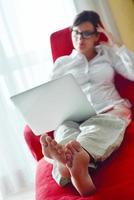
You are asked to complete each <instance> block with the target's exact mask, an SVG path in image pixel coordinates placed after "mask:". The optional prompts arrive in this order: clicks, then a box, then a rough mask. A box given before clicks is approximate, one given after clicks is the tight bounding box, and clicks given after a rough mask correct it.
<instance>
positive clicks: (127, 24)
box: [108, 0, 134, 51]
mask: <svg viewBox="0 0 134 200" xmlns="http://www.w3.org/2000/svg"><path fill="white" fill-rule="evenodd" d="M108 2H109V6H110V8H111V11H112V13H113V17H114V19H115V21H116V25H117V27H118V30H119V32H120V35H121V38H122V40H123V43H124V44H125V45H126V46H127V47H128V48H129V49H130V50H132V51H134V1H133V0H108Z"/></svg>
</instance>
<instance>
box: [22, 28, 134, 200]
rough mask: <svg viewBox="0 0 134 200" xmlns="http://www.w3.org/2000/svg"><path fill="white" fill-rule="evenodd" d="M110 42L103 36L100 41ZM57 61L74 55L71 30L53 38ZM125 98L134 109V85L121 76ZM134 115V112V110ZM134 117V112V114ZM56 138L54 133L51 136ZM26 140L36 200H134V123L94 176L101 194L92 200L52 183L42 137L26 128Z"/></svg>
mask: <svg viewBox="0 0 134 200" xmlns="http://www.w3.org/2000/svg"><path fill="white" fill-rule="evenodd" d="M106 40H107V38H106V37H105V36H104V35H101V37H100V41H106ZM50 42H51V48H52V55H53V60H54V61H55V59H56V58H57V57H59V56H62V55H67V54H70V53H71V51H72V48H73V46H72V42H71V37H70V30H69V28H66V29H63V30H60V31H57V32H55V33H53V34H52V35H51V38H50ZM115 83H116V86H117V88H118V90H119V92H120V94H121V96H123V97H125V98H128V99H129V100H130V102H131V103H132V105H133V107H134V83H133V82H131V81H128V80H125V79H124V78H122V77H121V76H119V75H116V77H115ZM133 111H134V110H133ZM133 113H134V112H133ZM49 134H50V135H53V132H50V133H49ZM24 137H25V140H26V142H27V144H28V146H29V148H30V151H31V153H32V155H33V156H34V158H35V159H36V160H37V161H38V162H37V170H36V180H35V181H36V183H35V190H36V200H105V199H106V200H126V199H128V200H133V199H134V157H133V155H134V121H132V123H131V124H130V125H129V127H128V128H127V131H126V133H125V138H124V141H123V143H122V145H121V147H120V148H119V149H118V150H117V151H116V152H115V153H113V155H112V156H111V157H110V158H109V159H107V160H106V161H105V162H104V163H103V164H102V165H101V166H100V167H99V169H98V170H97V171H96V172H95V173H94V174H92V178H93V180H94V183H95V185H96V187H97V192H96V193H95V194H94V195H92V196H90V197H85V198H84V197H80V196H79V194H78V193H77V191H76V190H75V189H74V188H73V186H72V185H71V184H69V185H68V186H66V187H64V188H62V187H60V186H58V185H57V184H56V183H55V181H54V180H53V179H52V176H51V170H52V165H51V164H50V163H48V162H46V161H45V160H44V159H43V155H42V152H41V145H40V142H39V138H40V136H36V135H34V133H33V132H32V131H31V129H30V128H29V127H28V126H26V127H25V129H24Z"/></svg>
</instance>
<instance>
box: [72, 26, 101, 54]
mask: <svg viewBox="0 0 134 200" xmlns="http://www.w3.org/2000/svg"><path fill="white" fill-rule="evenodd" d="M98 39H99V36H98V34H96V31H95V28H94V26H93V24H92V23H90V22H83V23H82V24H80V25H78V26H75V27H73V29H72V42H73V46H74V48H75V49H76V50H78V51H80V52H81V53H83V54H85V55H87V54H88V53H90V52H92V51H94V48H95V44H96V42H97V41H98Z"/></svg>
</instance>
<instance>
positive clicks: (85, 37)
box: [72, 29, 97, 39]
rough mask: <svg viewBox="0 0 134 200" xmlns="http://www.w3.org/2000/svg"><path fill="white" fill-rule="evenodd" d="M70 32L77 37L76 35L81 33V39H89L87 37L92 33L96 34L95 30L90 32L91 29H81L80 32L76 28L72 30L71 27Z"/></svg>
mask: <svg viewBox="0 0 134 200" xmlns="http://www.w3.org/2000/svg"><path fill="white" fill-rule="evenodd" d="M72 33H73V34H74V36H76V37H77V36H78V35H81V37H82V38H83V39H89V38H91V37H92V35H94V34H96V33H97V31H93V32H91V31H82V32H79V31H77V30H73V29H72Z"/></svg>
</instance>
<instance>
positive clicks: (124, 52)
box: [112, 45, 134, 81]
mask: <svg viewBox="0 0 134 200" xmlns="http://www.w3.org/2000/svg"><path fill="white" fill-rule="evenodd" d="M112 51H113V52H114V57H112V58H113V68H114V69H115V71H117V72H118V73H119V74H121V75H122V76H123V77H125V78H127V79H129V80H131V81H134V53H133V52H131V51H129V50H128V49H127V48H126V47H125V46H124V45H123V46H122V47H120V48H118V47H114V49H113V50H112Z"/></svg>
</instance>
